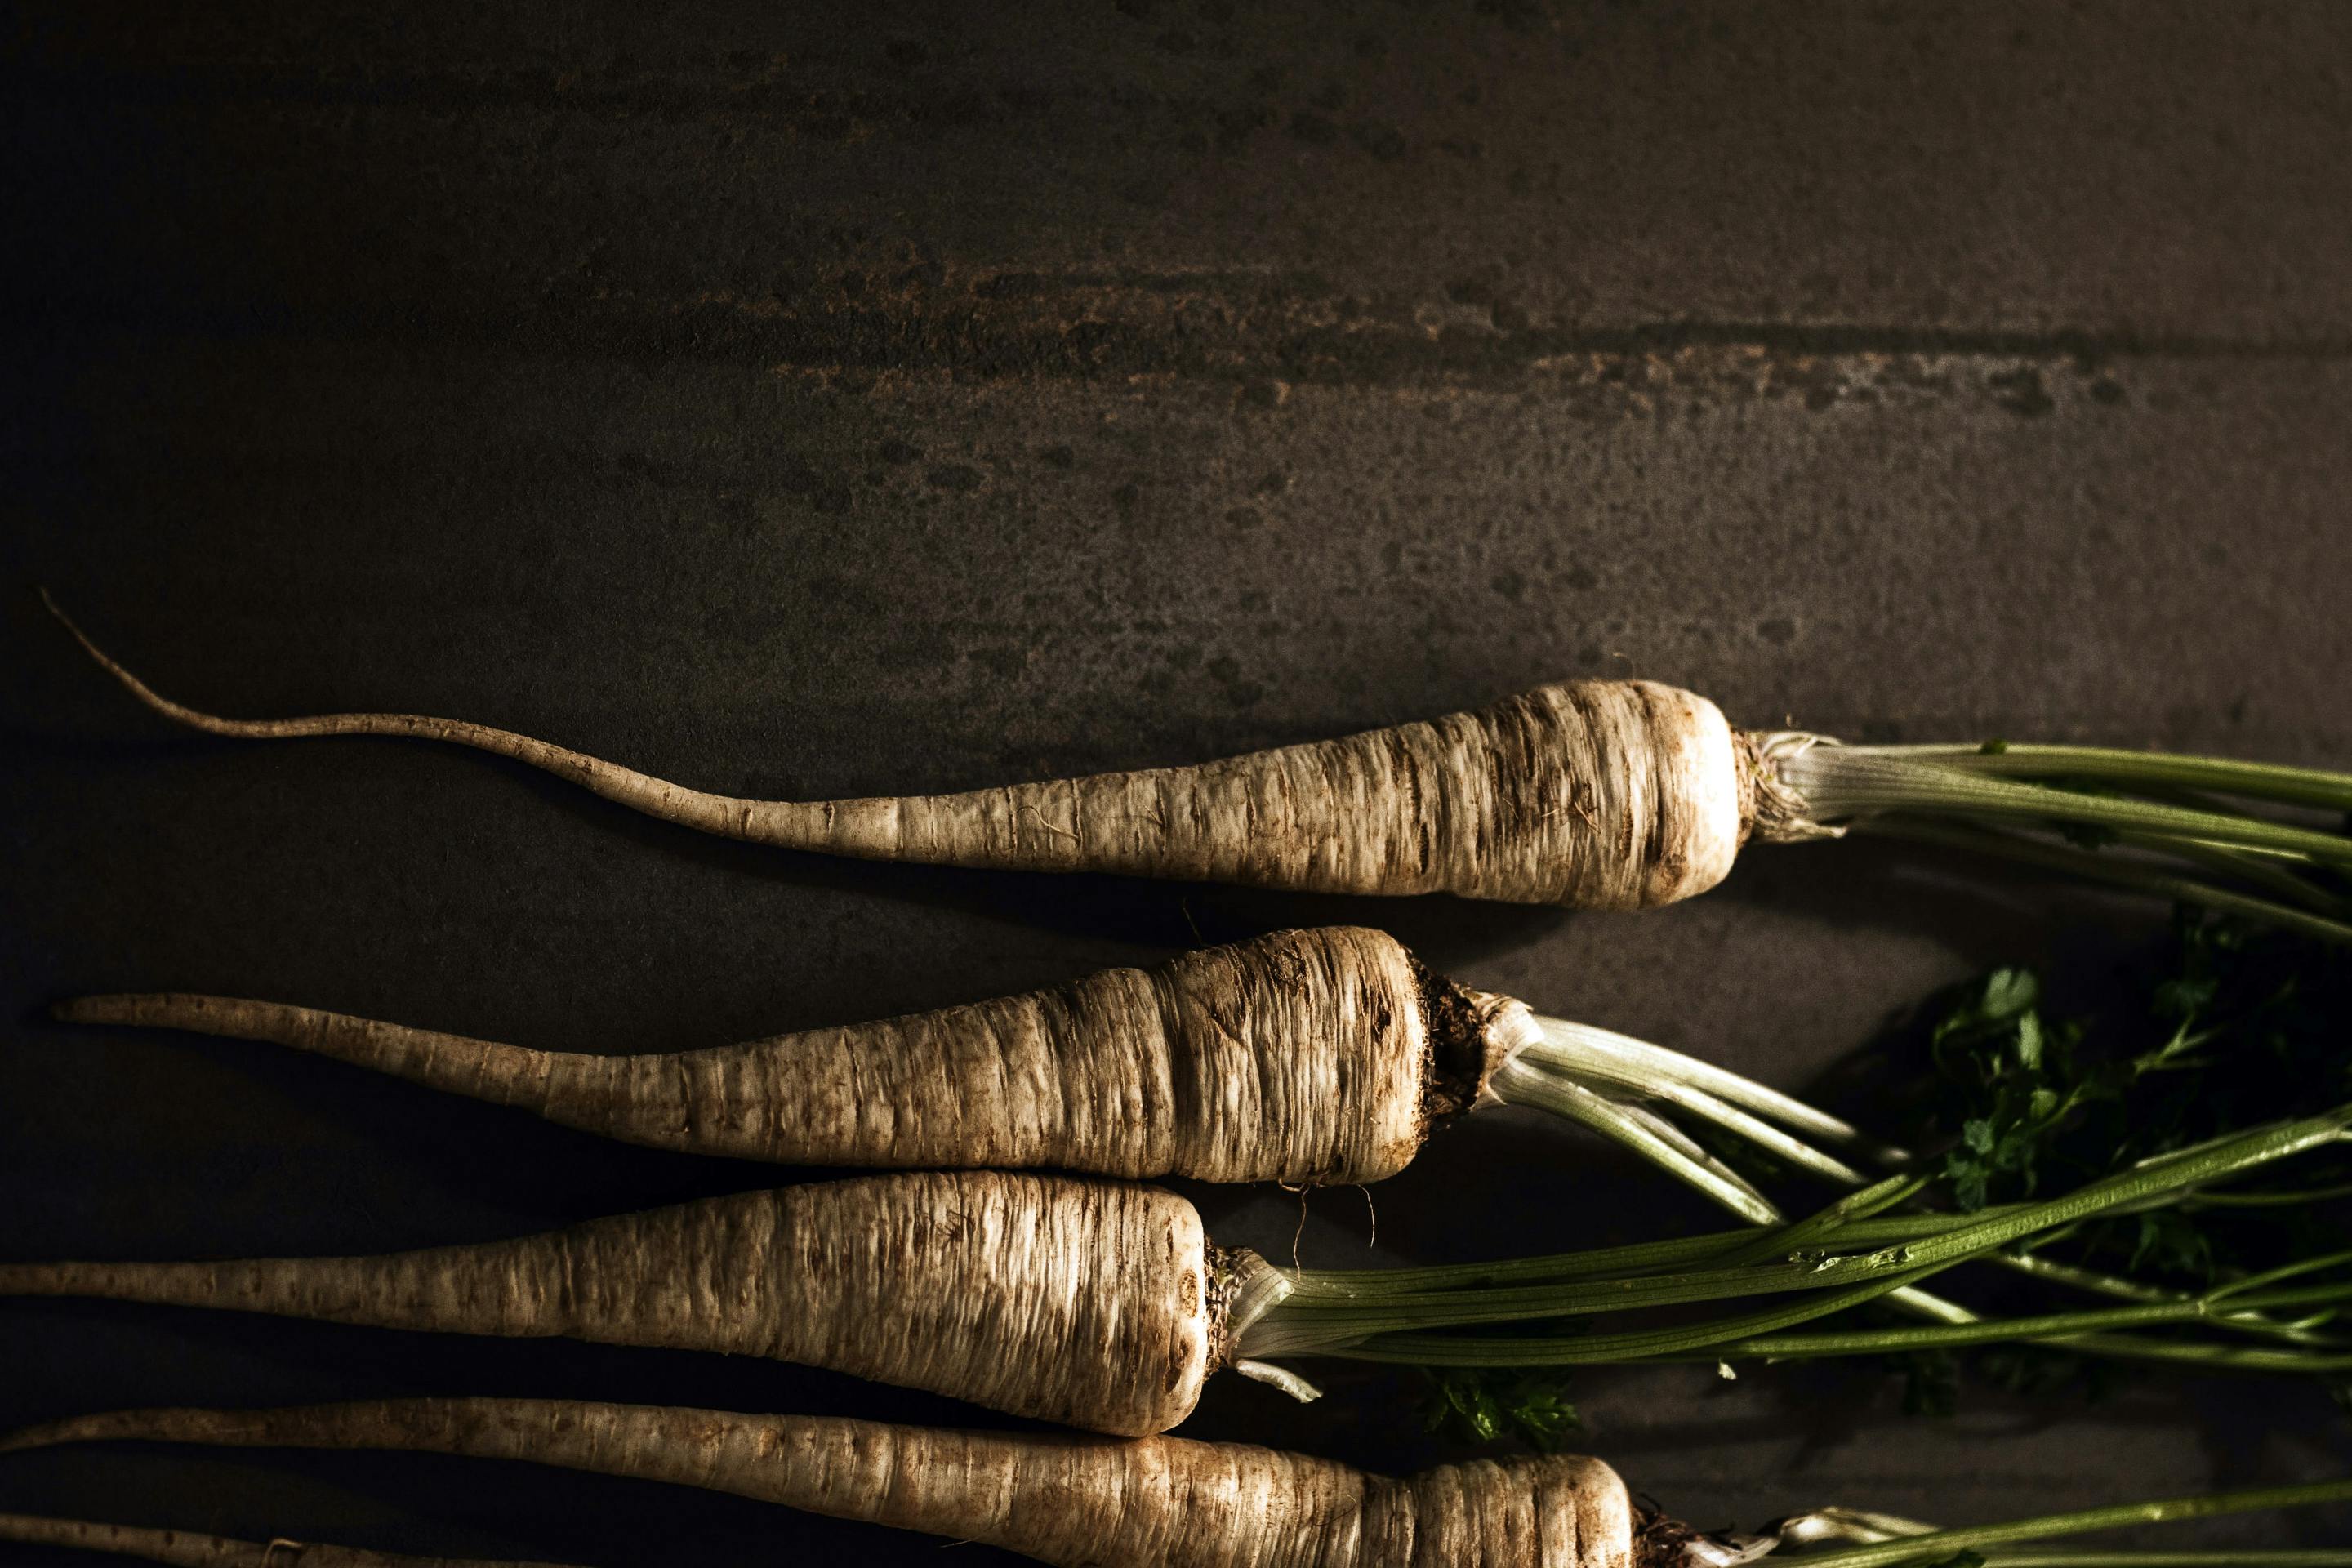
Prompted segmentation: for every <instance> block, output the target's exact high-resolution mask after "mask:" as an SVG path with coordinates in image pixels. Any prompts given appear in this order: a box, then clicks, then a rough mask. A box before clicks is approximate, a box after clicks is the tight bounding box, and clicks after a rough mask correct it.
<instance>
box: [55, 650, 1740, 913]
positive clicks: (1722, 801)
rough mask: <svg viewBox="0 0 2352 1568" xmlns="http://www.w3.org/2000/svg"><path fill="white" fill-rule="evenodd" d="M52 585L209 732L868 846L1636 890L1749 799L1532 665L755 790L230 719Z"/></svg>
mask: <svg viewBox="0 0 2352 1568" xmlns="http://www.w3.org/2000/svg"><path fill="white" fill-rule="evenodd" d="M49 607H50V609H51V610H52V611H53V612H56V613H57V615H58V619H59V620H62V621H66V625H67V626H68V629H69V630H72V631H73V634H74V636H75V637H78V638H79V639H80V641H81V644H82V646H83V647H85V648H87V649H88V650H89V655H90V657H91V658H95V659H97V660H98V662H99V663H100V664H101V665H103V666H104V667H105V668H107V669H108V670H109V671H110V672H111V673H112V674H113V675H114V676H115V678H116V679H119V680H121V682H122V684H123V685H124V686H125V687H127V688H128V689H130V690H131V692H132V694H133V695H135V696H137V697H138V698H139V699H140V700H142V701H143V702H145V703H146V704H147V705H148V706H149V707H151V708H153V709H154V710H156V711H158V712H160V713H163V714H164V715H166V716H167V717H169V718H172V719H173V720H176V721H179V722H180V723H183V724H185V725H188V726H190V727H191V728H194V729H197V730H202V731H205V732H207V733H210V734H215V735H233V736H241V737H247V738H250V739H262V740H268V739H282V738H289V737H297V736H305V735H397V736H407V737H412V738H415V739H421V740H430V741H444V742H450V743H452V744H455V745H460V746H470V747H473V748H475V749H477V750H479V751H484V752H493V753H495V754H497V755H499V756H502V757H509V758H511V759H513V760H514V761H517V762H520V763H527V764H529V765H530V766H531V767H535V768H542V769H544V770H546V771H547V772H549V773H555V774H557V775H559V776H560V777H562V778H566V779H569V780H571V781H572V782H573V783H575V784H580V785H582V786H583V787H584V788H586V789H589V790H593V792H595V793H596V794H598V795H603V796H604V797H605V798H606V799H608V800H613V801H617V802H619V803H620V804H621V805H626V806H629V807H631V808H633V809H635V810H637V811H642V812H645V813H646V814H647V815H648V816H656V817H658V818H661V819H662V820H664V821H667V822H675V823H678V824H680V825H682V826H688V827H694V828H698V829H700V830H701V831H703V832H706V833H715V834H719V835H721V836H723V837H730V838H740V839H746V840H749V841H751V842H753V843H759V844H770V845H775V846H778V847H783V848H789V849H805V850H815V851H820V852H823V853H826V854H833V855H852V856H858V857H862V858H866V859H876V860H909V861H921V862H927V863H930V864H936V865H950V866H973V867H993V868H1010V869H1021V870H1033V871H1097V872H1122V873H1126V874H1128V875H1131V876H1141V877H1175V878H1181V879H1186V880H1192V881H1219V882H1239V883H1244V884H1247V885H1250V886H1255V887H1267V888H1287V889H1299V890H1304V891H1311V892H1323V893H1376V894H1386V893H1396V894H1403V893H1433V892H1451V893H1460V894H1463V895H1465V896H1467V897H1471V898H1481V899H1499V900H1505V901H1507V902H1512V903H1529V904H1568V905H1572V906H1576V907H1580V908H1586V909H1640V908H1644V907H1647V906H1650V905H1655V904H1664V903H1670V902H1672V901H1674V900H1676V899H1684V898H1688V897H1689V896H1690V895H1692V894H1693V893H1699V892H1704V891H1706V889H1709V888H1711V887H1713V886H1714V885H1715V884H1716V883H1717V882H1718V881H1720V880H1722V879H1723V877H1724V875H1725V873H1726V872H1727V871H1728V870H1729V869H1730V868H1731V862H1732V858H1733V857H1734V856H1735V855H1736V854H1737V853H1738V848H1739V845H1740V843H1741V841H1742V840H1743V839H1744V838H1745V837H1747V834H1748V819H1749V815H1750V813H1751V812H1752V811H1753V809H1754V805H1755V774H1754V772H1753V769H1752V766H1751V765H1750V761H1751V759H1749V758H1748V757H1746V756H1744V755H1743V753H1742V752H1741V749H1740V746H1739V744H1738V743H1737V742H1735V740H1734V737H1733V734H1732V731H1731V730H1730V728H1729V727H1728V726H1727V724H1726V723H1725V721H1724V718H1723V715H1722V714H1721V713H1720V712H1719V711H1717V709H1716V707H1715V705H1714V704H1713V703H1711V702H1709V701H1707V700H1706V699H1705V698H1703V697H1699V696H1696V695H1694V694H1693V693H1691V692H1688V691H1684V690H1681V689H1677V688H1675V687H1671V686H1662V685H1659V684H1657V683H1656V682H1654V681H1647V680H1612V681H1573V682H1568V683H1565V684H1560V685H1552V686H1541V687H1538V688H1536V689H1534V690H1532V691H1528V692H1526V693H1523V694H1521V695H1519V696H1517V697H1513V698H1510V699H1507V700H1505V701H1502V702H1498V703H1496V704H1495V705H1494V706H1493V707H1490V708H1483V709H1480V710H1476V711H1475V712H1469V713H1453V714H1448V715H1446V716H1445V717H1444V718H1441V719H1435V720H1431V721H1426V722H1419V723H1411V724H1400V725H1395V726H1392V727H1391V728H1388V729H1382V730H1372V731H1365V732H1364V733H1361V734H1357V735H1350V736H1348V737H1345V738H1344V739H1339V740H1333V741H1320V742H1310V743H1307V744H1304V745H1296V746H1284V747H1279V748H1276V749H1275V750H1272V751H1265V752H1251V753H1249V754H1247V755H1244V756H1239V757H1232V758H1227V759H1225V760H1223V761H1222V762H1214V763H1203V764H1201V765H1199V766H1195V767H1185V768H1152V769H1147V770H1143V771H1140V772H1135V773H1097V774H1094V775H1092V776H1090V777H1086V778H1077V779H1055V780H1050V781H1047V782H1044V783H1038V784H1013V785H1007V786H1003V787H1000V788H995V789H983V790H971V791H967V792H964V793H961V794H956V795H908V796H877V797H869V798H862V799H855V800H833V801H772V800H747V799H742V798H739V797H736V796H732V795H711V794H707V793H705V792H703V791H701V790H694V789H688V788H685V787H683V786H682V785H679V784H671V783H669V782H668V781H667V780H664V779H658V778H655V777H653V776H651V775H650V774H646V773H638V772H636V771H635V770H634V769H630V768H625V767H622V766H620V765H619V764H617V763H609V762H606V761H604V760H603V759H602V758H598V757H592V756H589V755H586V754H585V753H583V752H574V751H571V750H569V749H567V748H565V747H562V746H557V745H553V744H551V743H549V742H545V741H539V740H533V739H532V738H530V736H528V735H519V734H515V733H513V732H512V731H506V730H497V729H492V728H489V727H488V726H487V725H482V724H473V723H467V722H465V721H459V720H452V719H435V718H427V717H424V716H421V715H418V714H413V713H332V714H322V715H319V716H315V717H311V718H302V719H268V720H247V719H226V718H223V717H221V716H219V715H217V714H213V713H206V712H204V711H202V710H198V709H194V708H190V707H187V706H185V705H184V704H182V703H178V702H174V701H173V700H170V699H168V698H165V697H163V696H162V695H160V694H158V693H157V692H155V691H153V690H152V689H150V688H149V687H147V686H146V685H145V684H144V683H143V682H142V681H141V680H140V679H138V678H137V677H136V676H133V675H132V674H131V672H130V671H129V670H127V669H125V668H122V667H121V665H119V664H117V663H115V662H114V660H112V659H111V658H108V657H107V656H106V655H105V654H104V653H102V652H100V650H99V648H98V647H97V646H96V645H95V644H93V643H92V642H90V640H89V638H88V637H84V636H83V635H82V633H81V631H80V630H79V628H78V627H75V626H73V623H72V622H71V621H69V620H66V617H65V616H64V613H63V612H62V611H58V609H57V605H55V604H54V603H51V604H50V605H49Z"/></svg>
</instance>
